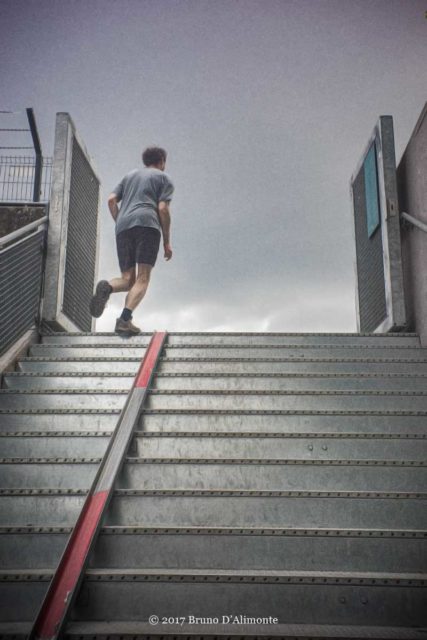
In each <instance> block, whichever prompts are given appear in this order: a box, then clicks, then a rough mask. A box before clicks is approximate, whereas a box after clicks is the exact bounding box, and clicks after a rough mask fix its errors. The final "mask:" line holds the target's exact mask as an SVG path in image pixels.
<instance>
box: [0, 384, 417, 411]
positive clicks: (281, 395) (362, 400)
mask: <svg viewBox="0 0 427 640" xmlns="http://www.w3.org/2000/svg"><path fill="white" fill-rule="evenodd" d="M126 397H127V393H126V392H125V391H123V390H120V389H109V390H101V389H90V388H87V389H85V390H81V389H76V390H66V389H64V390H60V389H50V390H45V391H24V390H5V389H2V390H0V407H1V409H2V410H24V409H45V410H46V409H49V410H57V409H68V410H69V409H73V410H77V409H102V410H104V411H106V410H111V409H121V408H122V407H123V405H124V403H125V400H126ZM147 408H148V409H153V410H160V409H180V410H183V409H185V410H192V409H197V410H199V411H204V410H213V409H221V410H227V409H233V410H262V411H268V410H273V409H276V410H277V409H282V410H286V411H298V410H311V411H358V410H359V411H363V410H378V409H382V410H387V411H411V412H416V411H427V392H422V391H418V392H411V391H400V392H398V391H390V392H386V391H385V392H380V391H372V392H370V391H354V392H351V391H318V392H303V391H301V392H292V391H289V392H288V391H276V392H274V391H272V392H270V391H268V392H264V391H251V392H248V393H245V392H244V391H242V392H239V391H194V392H191V391H190V390H183V391H179V390H176V391H167V390H165V391H158V390H153V391H151V392H150V393H149V395H148V399H147Z"/></svg>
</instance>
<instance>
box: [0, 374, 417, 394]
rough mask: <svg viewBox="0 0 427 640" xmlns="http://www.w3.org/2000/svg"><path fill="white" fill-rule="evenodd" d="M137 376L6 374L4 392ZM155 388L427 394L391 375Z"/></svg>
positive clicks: (218, 380)
mask: <svg viewBox="0 0 427 640" xmlns="http://www.w3.org/2000/svg"><path fill="white" fill-rule="evenodd" d="M134 377H135V376H134V375H127V374H118V373H117V372H115V373H104V374H99V373H87V372H75V373H73V374H70V373H69V372H68V373H64V372H54V373H51V372H50V373H44V372H31V373H6V374H4V376H3V387H4V388H5V389H33V390H36V389H41V390H43V389H86V388H91V389H122V390H125V391H129V389H130V388H131V387H132V384H133V381H134ZM153 388H155V389H160V390H165V389H166V390H175V389H181V390H189V389H190V390H194V391H196V390H200V391H201V390H230V391H233V390H234V391H248V390H249V391H257V390H259V391H262V390H264V391H267V390H270V391H285V390H286V391H320V390H324V391H343V390H348V391H357V390H359V391H361V390H364V391H374V390H384V391H385V390H387V391H405V390H406V391H427V374H426V375H425V376H415V375H406V376H402V375H399V376H397V375H396V376H392V375H378V374H374V375H369V374H365V375H361V374H359V375H357V374H347V375H343V374H341V375H325V374H323V375H322V374H318V375H315V376H310V375H300V376H289V375H285V374H276V375H271V374H270V375H267V374H264V375H263V374H258V375H257V374H254V375H248V374H228V375H223V374H218V375H216V376H213V375H182V374H181V375H180V374H159V375H158V376H156V379H155V381H154V384H153Z"/></svg>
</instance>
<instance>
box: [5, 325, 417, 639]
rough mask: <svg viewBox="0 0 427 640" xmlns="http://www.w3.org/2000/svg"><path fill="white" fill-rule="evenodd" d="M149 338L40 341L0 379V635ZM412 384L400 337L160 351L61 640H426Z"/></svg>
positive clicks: (16, 618) (107, 432) (40, 584)
mask: <svg viewBox="0 0 427 640" xmlns="http://www.w3.org/2000/svg"><path fill="white" fill-rule="evenodd" d="M150 337H151V334H142V335H141V336H138V337H136V338H131V339H129V340H122V339H120V338H117V337H116V336H114V335H112V334H52V335H47V336H44V337H43V338H42V342H41V343H40V344H37V345H34V346H33V347H31V349H30V351H29V353H28V356H27V357H24V358H22V359H21V360H20V361H19V363H18V364H17V371H16V372H14V373H8V374H5V375H4V378H3V387H4V388H3V389H2V390H1V391H0V396H1V397H0V422H1V430H0V445H1V454H0V455H1V457H2V460H1V462H2V464H1V466H0V487H1V490H0V562H1V573H0V636H3V637H14V638H21V637H27V636H28V634H29V633H30V630H31V628H32V625H33V623H34V620H35V618H36V616H37V613H38V611H39V610H40V607H41V604H42V601H43V598H44V596H45V594H46V592H47V589H48V586H49V582H50V580H51V579H52V576H53V574H54V572H55V569H56V566H57V564H58V562H59V560H60V558H61V555H62V553H63V550H64V548H65V545H66V543H67V539H68V538H69V536H70V533H71V531H72V528H73V526H74V524H75V522H76V521H77V518H78V516H79V513H80V510H81V509H82V507H83V504H84V502H85V498H86V495H87V492H88V490H89V488H90V486H91V484H92V482H93V480H94V478H95V476H96V474H97V471H98V469H99V465H100V464H101V461H102V458H103V456H104V453H105V452H106V450H107V446H108V444H109V441H110V437H111V434H112V433H113V431H114V429H115V427H116V424H117V421H118V419H119V416H120V413H121V411H122V409H123V407H124V405H125V402H126V398H127V396H128V393H129V390H130V388H131V387H132V383H133V380H134V378H135V375H136V373H137V371H138V368H139V366H140V363H141V360H142V357H143V355H144V352H145V350H146V348H147V346H148V344H149V342H150ZM426 382H427V350H426V349H423V348H421V347H420V344H419V339H418V337H417V336H416V335H414V334H384V335H372V334H369V335H368V334H367V335H363V334H336V335H333V334H321V335H320V334H208V333H204V334H195V333H193V334H179V333H172V334H169V335H168V337H167V342H166V346H165V347H164V349H163V352H162V354H161V357H160V360H159V361H158V366H157V369H156V371H155V376H154V378H153V379H152V384H151V388H150V390H149V393H148V395H147V400H146V402H145V405H144V407H143V409H142V413H141V416H140V419H139V421H138V424H137V426H136V430H135V431H134V435H133V438H132V442H131V445H130V448H129V450H128V451H127V457H126V459H125V461H124V465H123V467H122V469H121V472H120V474H119V476H118V479H117V482H116V483H115V489H114V495H113V497H112V500H111V502H110V504H109V507H108V510H107V513H106V517H105V518H104V520H103V524H102V527H101V529H100V531H99V535H98V537H97V540H96V544H95V548H94V550H93V553H91V555H90V559H89V564H88V567H87V569H86V571H85V573H84V577H83V581H82V583H81V587H80V589H79V591H78V595H77V597H76V600H75V602H74V603H73V606H72V607H70V612H69V616H68V620H67V623H66V625H65V629H64V636H65V637H67V638H82V639H83V638H84V639H88V638H107V637H108V638H129V637H133V638H136V637H138V638H162V637H163V638H173V637H176V638H196V637H206V638H207V637H209V638H256V637H258V638H270V637H271V638H273V637H275V638H277V637H280V638H288V639H290V638H298V639H300V640H301V639H302V638H305V639H308V638H316V639H319V638H335V639H336V638H377V639H380V638H384V639H386V638H396V639H400V640H404V639H412V638H419V639H422V638H427V597H426V578H427V554H426V551H425V549H426V542H425V541H426V536H427V510H426V508H425V507H426V498H427V493H426V475H427V474H426V462H425V460H426V434H427V385H426ZM150 616H157V618H158V622H157V623H156V624H150V622H149V618H150ZM152 622H153V620H152ZM154 622H156V619H154Z"/></svg>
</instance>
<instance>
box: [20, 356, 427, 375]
mask: <svg viewBox="0 0 427 640" xmlns="http://www.w3.org/2000/svg"><path fill="white" fill-rule="evenodd" d="M140 364H141V359H140V358H135V357H133V358H132V357H130V358H129V357H128V358H110V359H108V358H99V357H93V358H91V357H85V358H73V357H71V358H67V359H65V358H47V357H46V358H43V357H34V358H22V359H21V360H20V361H19V363H18V365H17V366H18V369H19V371H22V372H29V373H31V372H34V373H39V372H40V373H43V372H46V373H49V372H50V373H56V372H58V373H67V372H70V373H93V372H97V373H111V371H114V372H115V373H125V374H128V375H129V376H132V375H135V374H136V372H137V371H138V367H139V365H140ZM158 372H159V374H160V375H163V374H169V375H170V374H174V373H177V374H180V373H181V374H193V375H195V374H206V375H207V374H209V373H211V374H214V375H218V374H227V375H229V374H231V375H240V374H246V375H253V374H265V375H276V374H285V375H298V374H300V375H315V374H334V373H335V374H345V373H347V374H351V375H357V374H358V373H360V374H375V373H377V374H385V375H387V374H393V375H399V376H400V375H405V376H406V375H414V376H417V375H424V376H425V375H427V362H424V361H422V362H413V361H406V362H401V361H399V360H395V359H388V360H387V359H373V358H371V359H370V358H364V359H363V360H358V361H356V360H354V359H353V360H351V359H350V360H349V359H346V360H342V359H341V360H337V359H330V360H329V361H328V360H319V359H317V360H316V359H313V358H299V359H296V358H295V359H292V360H283V359H282V360H279V359H275V360H271V359H270V360H268V359H262V358H258V359H252V360H250V359H247V360H238V359H216V360H215V359H211V360H197V358H192V359H185V360H182V359H179V358H175V359H172V358H163V359H161V360H160V362H159V368H158Z"/></svg>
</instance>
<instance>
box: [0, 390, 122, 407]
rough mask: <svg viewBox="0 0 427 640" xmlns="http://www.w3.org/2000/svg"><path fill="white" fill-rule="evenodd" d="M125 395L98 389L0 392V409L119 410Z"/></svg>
mask: <svg viewBox="0 0 427 640" xmlns="http://www.w3.org/2000/svg"><path fill="white" fill-rule="evenodd" d="M126 397H127V393H126V392H125V391H123V390H115V389H109V390H107V391H102V390H100V389H85V390H78V389H77V390H75V391H73V390H65V389H64V390H61V389H51V390H46V391H34V392H33V391H17V390H4V389H2V390H0V408H1V409H2V410H9V411H10V410H12V411H13V410H20V411H22V410H26V409H30V410H31V409H43V410H50V411H53V410H54V411H56V410H58V409H67V410H70V409H72V410H78V409H102V410H103V411H110V410H112V409H121V408H122V407H123V405H124V403H125V400H126Z"/></svg>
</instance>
